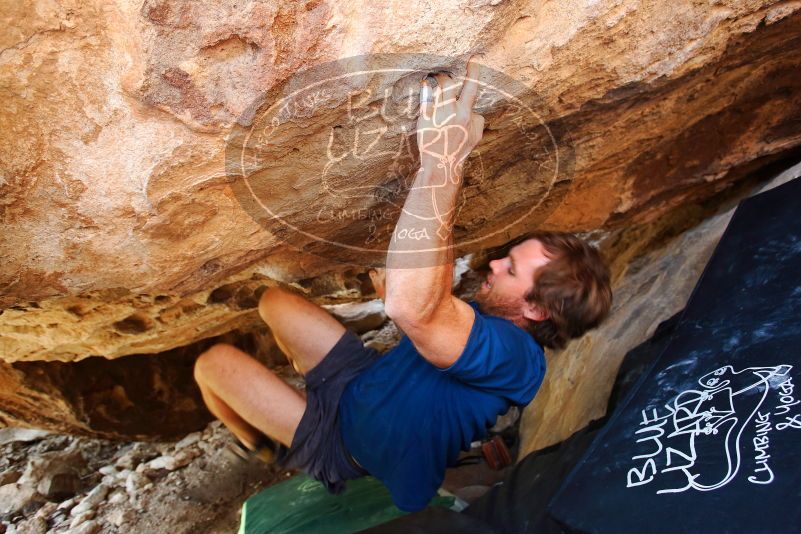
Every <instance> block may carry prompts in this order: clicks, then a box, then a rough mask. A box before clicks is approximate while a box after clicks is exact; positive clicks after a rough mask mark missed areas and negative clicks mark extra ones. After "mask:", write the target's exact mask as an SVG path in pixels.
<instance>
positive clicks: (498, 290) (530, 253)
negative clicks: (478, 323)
mask: <svg viewBox="0 0 801 534" xmlns="http://www.w3.org/2000/svg"><path fill="white" fill-rule="evenodd" d="M549 261H551V258H550V257H549V256H548V255H547V254H546V251H545V247H544V246H543V245H542V243H541V242H540V241H539V240H537V239H529V240H527V241H523V242H522V243H520V244H519V245H517V246H515V247H512V249H511V250H509V254H508V255H507V256H506V257H505V258H501V259H497V260H493V261H491V262H490V264H489V266H490V270H491V271H490V273H489V274H488V275H487V279H486V280H485V281H484V283H482V284H481V289H479V291H478V293H476V297H475V299H476V302H477V303H478V305H479V308H481V311H482V312H484V313H488V314H491V315H497V316H500V317H503V318H505V319H509V320H510V321H512V322H514V323H516V324H521V323H525V321H524V319H529V320H532V321H542V320H545V319H547V318H548V315H547V312H545V311H544V310H542V309H541V308H539V307H538V306H536V305H533V304H531V303H529V302H527V301H526V299H525V297H526V295H527V294H528V293H529V291H531V289H532V287H533V285H534V279H535V274H536V272H537V269H539V268H540V267H542V266H543V265H545V264H546V263H548V262H549Z"/></svg>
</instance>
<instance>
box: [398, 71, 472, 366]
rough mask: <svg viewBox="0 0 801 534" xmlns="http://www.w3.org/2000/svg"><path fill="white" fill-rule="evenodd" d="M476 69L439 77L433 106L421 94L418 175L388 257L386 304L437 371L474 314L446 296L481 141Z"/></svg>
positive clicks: (424, 91)
mask: <svg viewBox="0 0 801 534" xmlns="http://www.w3.org/2000/svg"><path fill="white" fill-rule="evenodd" d="M478 76H479V66H478V63H477V62H475V61H473V60H471V61H470V62H469V63H468V66H467V74H466V76H465V78H466V81H465V83H464V85H463V86H462V88H461V94H460V95H459V97H458V99H457V97H456V93H457V91H458V90H459V84H458V83H455V82H454V80H453V79H451V77H450V76H448V75H445V74H438V75H437V76H436V80H437V87H436V88H435V89H434V91H433V95H432V96H433V101H432V99H430V98H428V95H430V94H431V92H430V88H429V87H428V86H427V85H424V86H423V87H422V88H421V104H420V116H419V118H418V121H417V145H418V148H419V150H420V170H419V171H418V173H417V176H416V177H415V180H414V183H413V185H412V187H411V189H410V191H409V195H408V197H407V198H406V202H405V204H404V206H403V210H402V212H401V216H400V218H399V219H398V223H397V225H396V227H395V231H394V233H393V236H392V240H391V242H390V247H389V251H388V253H387V269H386V297H385V306H386V311H387V315H389V316H390V317H391V318H392V319H393V320H394V321H395V322H396V324H397V325H398V326H399V327H400V328H401V329H402V330H403V331H404V332H405V333H406V335H407V336H409V338H410V339H411V340H412V342H413V343H414V345H415V347H416V348H417V350H418V352H420V354H421V355H422V356H423V357H424V358H426V359H427V360H429V361H430V362H431V363H433V364H434V365H436V366H438V367H447V366H449V365H452V364H453V363H454V362H455V361H456V360H457V359H458V357H459V356H460V355H461V353H462V351H463V349H464V347H465V345H466V343H467V338H468V336H469V334H470V329H471V327H472V324H473V320H474V317H475V316H474V312H473V309H472V308H471V307H470V306H469V305H468V304H466V303H465V302H463V301H461V300H460V299H458V298H456V297H455V296H454V295H453V294H452V293H451V287H452V283H453V250H452V229H453V223H454V219H455V214H456V202H457V198H458V195H459V192H460V191H461V187H462V171H463V168H464V162H465V160H466V159H467V156H468V155H469V154H470V152H471V151H472V149H473V147H475V146H476V144H478V142H479V141H480V140H481V137H482V134H483V130H484V118H483V117H482V116H480V115H477V114H475V113H473V111H472V110H473V105H474V103H475V100H476V96H477V93H478V84H477V82H476V80H478Z"/></svg>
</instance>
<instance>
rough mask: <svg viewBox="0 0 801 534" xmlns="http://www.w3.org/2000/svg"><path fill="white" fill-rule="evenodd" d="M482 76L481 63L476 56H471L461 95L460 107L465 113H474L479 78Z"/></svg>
mask: <svg viewBox="0 0 801 534" xmlns="http://www.w3.org/2000/svg"><path fill="white" fill-rule="evenodd" d="M480 76H481V65H480V64H479V63H478V61H477V60H476V57H475V56H471V57H470V59H469V60H468V62H467V72H466V73H465V75H464V84H462V92H461V94H460V95H459V108H460V111H462V112H463V113H472V111H473V106H474V105H475V104H476V97H477V96H478V79H479V77H480Z"/></svg>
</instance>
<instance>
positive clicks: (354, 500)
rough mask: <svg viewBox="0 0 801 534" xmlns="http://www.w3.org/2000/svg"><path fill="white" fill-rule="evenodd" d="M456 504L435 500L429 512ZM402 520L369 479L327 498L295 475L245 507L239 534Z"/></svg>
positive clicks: (330, 529) (330, 533) (328, 533)
mask: <svg viewBox="0 0 801 534" xmlns="http://www.w3.org/2000/svg"><path fill="white" fill-rule="evenodd" d="M454 501H455V499H454V497H442V496H436V497H434V498H433V499H432V500H431V502H430V503H429V506H445V507H451V506H454ZM405 514H406V512H402V511H401V510H399V509H398V508H397V507H396V506H395V505H394V504H392V498H391V497H390V495H389V491H387V489H386V487H384V485H383V484H381V482H379V481H378V480H377V479H375V478H373V477H362V478H358V479H355V480H349V481H348V483H347V489H346V490H345V491H344V493H342V494H340V495H331V494H330V493H328V492H327V491H326V489H325V487H323V485H322V484H321V483H319V482H317V481H316V480H314V479H312V478H310V477H309V476H307V475H297V476H294V477H292V478H290V479H289V480H287V481H285V482H281V483H280V484H276V485H274V486H270V487H269V488H266V489H264V490H262V491H261V492H259V493H257V494H256V495H254V496H252V497H251V498H249V499H248V500H247V501H245V504H244V505H243V506H242V522H241V523H240V526H239V534H266V533H268V532H269V533H273V532H303V533H304V534H305V533H315V532H321V533H325V534H335V533H340V532H341V533H346V532H357V531H359V530H363V529H365V528H369V527H372V526H375V525H379V524H381V523H385V522H387V521H390V520H392V519H395V518H397V517H400V516H402V515H405Z"/></svg>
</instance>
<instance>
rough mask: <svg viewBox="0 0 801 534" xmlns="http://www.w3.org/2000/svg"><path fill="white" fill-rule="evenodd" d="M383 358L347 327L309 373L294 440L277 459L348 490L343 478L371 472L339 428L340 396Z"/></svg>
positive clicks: (287, 466) (337, 490)
mask: <svg viewBox="0 0 801 534" xmlns="http://www.w3.org/2000/svg"><path fill="white" fill-rule="evenodd" d="M379 357H381V353H379V352H378V351H376V350H374V349H369V348H367V347H365V346H364V343H362V340H361V339H359V336H357V335H356V334H354V333H353V332H351V331H350V330H348V331H346V332H345V333H344V334H343V335H342V337H341V338H340V339H339V341H337V344H336V345H334V347H333V348H332V349H331V350H330V351H329V352H328V354H326V355H325V357H324V358H323V359H322V361H321V362H320V363H318V364H317V365H316V366H315V367H314V368H313V369H312V370H311V371H309V372H308V373H307V374H306V411H305V412H303V417H302V418H301V419H300V423H299V424H298V428H297V430H296V431H295V436H294V438H292V445H291V446H290V447H289V448H286V447H284V446H282V445H281V446H279V450H278V455H277V460H276V461H277V462H278V465H280V466H282V467H283V468H285V469H300V470H302V471H305V472H306V473H308V474H309V476H311V477H313V478H315V479H316V480H319V481H320V482H322V483H323V485H325V487H326V489H328V491H330V492H331V493H340V492H342V491H343V490H344V489H345V481H346V480H350V479H353V478H359V477H361V476H364V475H366V474H367V471H365V470H364V469H363V468H362V467H360V466H359V465H358V464H357V463H356V462H355V461H354V460H353V457H352V456H351V455H350V453H349V452H348V451H347V449H346V448H345V442H344V441H343V440H342V433H341V432H340V428H339V399H340V398H341V397H342V393H343V392H344V391H345V387H346V386H347V385H348V383H349V382H350V381H351V380H353V379H354V378H355V377H356V376H358V375H359V373H361V372H362V371H364V370H365V369H366V368H367V367H369V366H370V365H372V364H373V362H375V361H376V359H378V358H379Z"/></svg>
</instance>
